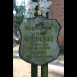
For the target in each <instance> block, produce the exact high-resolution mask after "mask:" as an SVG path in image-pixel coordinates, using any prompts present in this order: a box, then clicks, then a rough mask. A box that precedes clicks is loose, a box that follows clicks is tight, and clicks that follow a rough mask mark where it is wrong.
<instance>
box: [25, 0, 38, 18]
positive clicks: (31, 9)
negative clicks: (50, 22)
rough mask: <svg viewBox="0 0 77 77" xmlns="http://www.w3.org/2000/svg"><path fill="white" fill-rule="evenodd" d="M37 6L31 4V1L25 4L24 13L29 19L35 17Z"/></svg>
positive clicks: (35, 3) (34, 3) (33, 3)
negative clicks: (25, 12)
mask: <svg viewBox="0 0 77 77" xmlns="http://www.w3.org/2000/svg"><path fill="white" fill-rule="evenodd" d="M37 5H38V3H37V2H33V1H29V2H28V3H27V4H26V7H27V8H26V11H27V13H28V15H29V17H30V18H33V17H35V16H34V13H35V12H36V10H35V8H36V6H37Z"/></svg>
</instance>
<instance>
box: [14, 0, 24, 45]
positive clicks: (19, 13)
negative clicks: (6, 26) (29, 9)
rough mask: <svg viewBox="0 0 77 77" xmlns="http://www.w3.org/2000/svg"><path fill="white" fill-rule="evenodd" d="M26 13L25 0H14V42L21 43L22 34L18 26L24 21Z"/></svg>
mask: <svg viewBox="0 0 77 77" xmlns="http://www.w3.org/2000/svg"><path fill="white" fill-rule="evenodd" d="M24 13H25V0H21V4H19V2H18V0H13V44H16V43H19V39H20V34H19V30H18V26H19V25H20V23H21V22H22V19H23V17H24Z"/></svg>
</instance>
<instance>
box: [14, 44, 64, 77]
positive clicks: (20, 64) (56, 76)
mask: <svg viewBox="0 0 77 77" xmlns="http://www.w3.org/2000/svg"><path fill="white" fill-rule="evenodd" d="M18 50H19V45H16V46H14V47H13V77H31V64H29V63H27V62H25V61H23V60H22V59H21V58H20V57H19V53H18ZM38 77H41V66H38ZM48 77H64V55H63V54H60V55H59V57H58V58H57V59H56V60H55V61H53V62H50V63H49V64H48Z"/></svg>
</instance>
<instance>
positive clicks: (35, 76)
mask: <svg viewBox="0 0 77 77" xmlns="http://www.w3.org/2000/svg"><path fill="white" fill-rule="evenodd" d="M37 70H38V68H37V65H34V64H31V77H38V71H37Z"/></svg>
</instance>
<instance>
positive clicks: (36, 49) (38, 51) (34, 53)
mask: <svg viewBox="0 0 77 77" xmlns="http://www.w3.org/2000/svg"><path fill="white" fill-rule="evenodd" d="M19 31H20V34H21V44H20V47H19V56H20V57H21V58H22V59H23V60H25V61H26V62H28V63H33V64H36V65H43V64H46V63H49V62H52V61H53V60H55V59H56V58H57V57H58V55H59V44H58V35H59V31H60V25H59V23H58V22H57V21H56V20H51V19H47V18H45V17H41V16H38V17H35V18H30V19H25V18H24V19H23V22H22V23H21V25H20V26H19Z"/></svg>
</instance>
